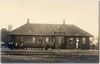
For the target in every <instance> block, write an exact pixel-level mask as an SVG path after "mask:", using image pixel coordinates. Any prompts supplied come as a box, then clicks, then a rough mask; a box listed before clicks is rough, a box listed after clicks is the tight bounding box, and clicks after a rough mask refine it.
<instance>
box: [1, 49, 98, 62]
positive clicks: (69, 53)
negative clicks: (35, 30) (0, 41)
mask: <svg viewBox="0 0 100 64" xmlns="http://www.w3.org/2000/svg"><path fill="white" fill-rule="evenodd" d="M1 63H99V53H98V51H97V50H2V51H1Z"/></svg>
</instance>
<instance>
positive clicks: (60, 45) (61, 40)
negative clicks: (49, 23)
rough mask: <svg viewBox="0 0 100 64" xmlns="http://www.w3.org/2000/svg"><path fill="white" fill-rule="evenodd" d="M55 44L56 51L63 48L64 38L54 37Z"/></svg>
mask: <svg viewBox="0 0 100 64" xmlns="http://www.w3.org/2000/svg"><path fill="white" fill-rule="evenodd" d="M55 38H56V39H55V40H56V42H55V48H56V49H62V48H64V46H63V45H64V37H63V36H56V37H55Z"/></svg>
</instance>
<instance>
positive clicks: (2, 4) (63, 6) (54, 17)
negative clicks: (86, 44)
mask: <svg viewBox="0 0 100 64" xmlns="http://www.w3.org/2000/svg"><path fill="white" fill-rule="evenodd" d="M27 18H29V19H30V23H42V24H43V23H45V24H46V23H48V24H62V23H63V19H65V21H66V22H65V23H66V24H74V25H76V26H78V27H80V28H82V29H83V30H86V31H87V32H89V33H91V34H93V35H94V36H97V35H98V2H97V0H92V1H91V0H88V1H87V0H59V1H58V0H9V1H7V0H0V28H7V26H8V25H9V24H11V25H12V26H13V29H15V28H17V27H19V26H21V25H23V24H25V23H27Z"/></svg>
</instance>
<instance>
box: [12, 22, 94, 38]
mask: <svg viewBox="0 0 100 64" xmlns="http://www.w3.org/2000/svg"><path fill="white" fill-rule="evenodd" d="M54 32H65V35H66V36H93V35H91V34H89V33H88V32H86V31H84V30H82V29H80V28H79V27H77V26H75V25H70V24H64V25H63V24H31V23H27V24H24V25H22V26H21V27H19V28H17V29H15V30H13V31H12V32H11V33H10V34H12V35H54Z"/></svg>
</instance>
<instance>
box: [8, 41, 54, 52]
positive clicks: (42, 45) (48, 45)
mask: <svg viewBox="0 0 100 64" xmlns="http://www.w3.org/2000/svg"><path fill="white" fill-rule="evenodd" d="M54 45H55V44H54V43H33V42H31V43H29V42H9V43H8V44H7V46H8V48H10V49H11V50H12V49H28V48H39V49H46V50H47V49H49V48H51V49H54V47H55V46H54Z"/></svg>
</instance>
